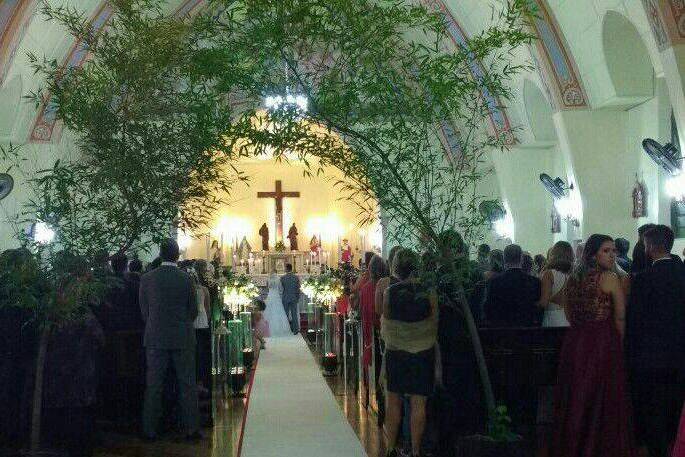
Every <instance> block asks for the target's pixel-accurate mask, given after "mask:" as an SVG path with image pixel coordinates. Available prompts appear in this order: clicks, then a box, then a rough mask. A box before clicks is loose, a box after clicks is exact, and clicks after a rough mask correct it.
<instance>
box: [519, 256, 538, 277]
mask: <svg viewBox="0 0 685 457" xmlns="http://www.w3.org/2000/svg"><path fill="white" fill-rule="evenodd" d="M521 271H523V272H524V273H525V274H527V275H531V276H536V275H535V274H534V272H533V256H531V255H530V252H524V253H523V256H522V257H521Z"/></svg>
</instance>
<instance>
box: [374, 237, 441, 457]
mask: <svg viewBox="0 0 685 457" xmlns="http://www.w3.org/2000/svg"><path fill="white" fill-rule="evenodd" d="M417 271H418V258H417V256H416V254H414V253H413V252H412V251H410V250H407V249H402V250H400V251H399V252H398V253H397V254H396V255H395V258H394V261H393V275H394V276H395V277H396V278H397V279H398V280H399V281H398V282H396V283H395V284H393V285H391V286H390V287H389V288H388V290H387V291H386V293H385V298H384V303H383V316H382V319H381V334H382V336H383V340H384V341H385V344H386V354H385V359H386V376H387V396H386V398H387V411H386V421H385V430H386V435H387V449H388V456H393V457H394V456H397V455H398V453H397V449H396V445H397V435H398V430H399V426H400V418H401V412H402V398H403V396H409V400H410V405H411V413H410V414H411V447H412V455H414V456H418V455H419V452H420V449H421V442H422V439H423V433H424V429H425V425H426V402H427V398H428V396H429V395H431V394H432V392H433V385H434V378H435V345H436V344H437V331H438V311H437V298H436V296H435V294H432V293H428V291H426V290H423V289H422V287H421V286H420V284H419V283H418V282H417V281H416V280H415V279H414V275H415V273H416V272H417Z"/></svg>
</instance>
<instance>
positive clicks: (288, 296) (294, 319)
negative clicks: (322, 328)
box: [281, 264, 300, 335]
mask: <svg viewBox="0 0 685 457" xmlns="http://www.w3.org/2000/svg"><path fill="white" fill-rule="evenodd" d="M281 285H282V286H283V307H284V308H285V315H286V316H288V321H289V322H290V330H292V332H293V335H297V332H298V331H299V326H300V313H299V311H298V309H297V304H298V302H299V301H300V278H298V277H297V276H295V274H293V266H292V265H291V264H287V265H286V266H285V274H284V275H283V277H282V278H281Z"/></svg>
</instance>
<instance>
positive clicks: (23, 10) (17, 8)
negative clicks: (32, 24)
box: [0, 0, 37, 86]
mask: <svg viewBox="0 0 685 457" xmlns="http://www.w3.org/2000/svg"><path fill="white" fill-rule="evenodd" d="M36 4H37V0H4V1H3V2H0V86H1V85H2V84H3V83H4V81H5V77H7V72H8V70H9V68H10V66H11V64H12V60H13V59H14V55H15V53H16V51H17V47H18V46H19V43H20V42H21V39H22V37H23V36H24V33H25V32H26V26H27V24H28V23H29V21H30V20H31V17H32V16H33V13H34V12H35V10H36Z"/></svg>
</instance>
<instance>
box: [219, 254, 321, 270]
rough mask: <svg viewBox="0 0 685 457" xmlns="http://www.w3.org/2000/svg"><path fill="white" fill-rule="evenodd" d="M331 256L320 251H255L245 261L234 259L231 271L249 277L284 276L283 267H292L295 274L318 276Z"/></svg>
mask: <svg viewBox="0 0 685 457" xmlns="http://www.w3.org/2000/svg"><path fill="white" fill-rule="evenodd" d="M330 259H331V254H330V252H328V251H320V252H319V253H317V254H314V253H312V252H311V251H257V252H252V253H250V255H249V258H248V259H247V260H237V259H235V258H234V260H233V264H232V265H231V266H232V267H233V269H234V270H235V271H236V272H237V273H239V274H249V275H250V276H260V275H265V276H268V275H270V274H271V273H276V274H284V273H285V266H286V265H288V264H290V265H292V266H293V272H294V273H297V274H307V275H309V274H319V273H321V270H322V265H328V262H329V261H330Z"/></svg>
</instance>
